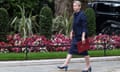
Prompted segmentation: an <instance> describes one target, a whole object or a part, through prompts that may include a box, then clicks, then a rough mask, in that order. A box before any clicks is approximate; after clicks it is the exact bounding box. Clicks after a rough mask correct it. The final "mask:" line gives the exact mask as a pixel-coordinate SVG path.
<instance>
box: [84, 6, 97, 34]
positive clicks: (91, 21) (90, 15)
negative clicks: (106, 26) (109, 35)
mask: <svg viewBox="0 0 120 72" xmlns="http://www.w3.org/2000/svg"><path fill="white" fill-rule="evenodd" d="M85 14H86V16H87V22H88V35H89V36H92V35H95V34H96V17H95V12H94V10H93V9H92V8H87V9H86V10H85Z"/></svg>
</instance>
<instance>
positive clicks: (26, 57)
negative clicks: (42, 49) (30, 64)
mask: <svg viewBox="0 0 120 72" xmlns="http://www.w3.org/2000/svg"><path fill="white" fill-rule="evenodd" d="M28 48H29V46H26V47H25V60H27V59H28Z"/></svg>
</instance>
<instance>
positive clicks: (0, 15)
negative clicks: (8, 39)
mask: <svg viewBox="0 0 120 72" xmlns="http://www.w3.org/2000/svg"><path fill="white" fill-rule="evenodd" d="M8 32H9V16H8V12H7V10H6V9H4V8H0V36H2V37H0V40H4V38H5V36H4V35H5V34H7V33H8Z"/></svg>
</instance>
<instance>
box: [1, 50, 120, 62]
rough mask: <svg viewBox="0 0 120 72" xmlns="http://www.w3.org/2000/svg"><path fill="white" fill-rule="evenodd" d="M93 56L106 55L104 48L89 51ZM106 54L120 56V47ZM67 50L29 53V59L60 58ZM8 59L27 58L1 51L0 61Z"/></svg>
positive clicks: (23, 55)
mask: <svg viewBox="0 0 120 72" xmlns="http://www.w3.org/2000/svg"><path fill="white" fill-rule="evenodd" d="M89 54H90V56H91V57H102V56H104V51H103V50H95V51H89ZM106 54H107V55H106V56H120V49H119V50H107V51H106ZM66 55H67V52H47V53H42V52H39V53H28V57H27V59H28V60H38V59H58V58H65V57H66ZM73 57H75V58H76V57H77V58H78V57H81V56H78V55H74V56H73ZM7 60H25V53H6V54H4V53H0V61H7Z"/></svg>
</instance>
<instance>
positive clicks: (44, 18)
mask: <svg viewBox="0 0 120 72" xmlns="http://www.w3.org/2000/svg"><path fill="white" fill-rule="evenodd" d="M52 18H53V15H52V10H51V9H50V8H49V7H48V6H47V5H45V6H44V7H43V8H42V9H41V11H40V22H39V24H40V34H41V35H45V36H46V37H47V38H50V37H51V34H52V31H51V28H52Z"/></svg>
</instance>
